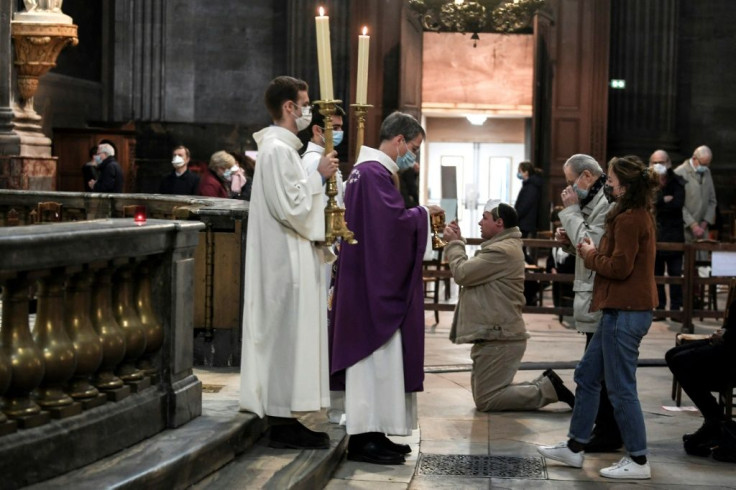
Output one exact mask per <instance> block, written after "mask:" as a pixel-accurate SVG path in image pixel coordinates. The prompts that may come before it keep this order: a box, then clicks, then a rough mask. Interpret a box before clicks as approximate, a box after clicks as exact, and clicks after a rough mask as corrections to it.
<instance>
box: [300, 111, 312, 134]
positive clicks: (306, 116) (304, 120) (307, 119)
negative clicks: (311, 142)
mask: <svg viewBox="0 0 736 490" xmlns="http://www.w3.org/2000/svg"><path fill="white" fill-rule="evenodd" d="M311 122H312V108H311V107H309V106H304V107H302V115H301V116H299V117H297V118H296V130H297V131H303V130H305V129H307V128H308V127H309V123H311Z"/></svg>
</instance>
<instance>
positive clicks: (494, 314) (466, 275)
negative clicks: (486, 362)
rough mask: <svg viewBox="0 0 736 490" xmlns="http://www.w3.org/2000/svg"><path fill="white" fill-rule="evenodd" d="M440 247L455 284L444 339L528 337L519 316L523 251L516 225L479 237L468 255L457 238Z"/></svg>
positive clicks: (465, 340)
mask: <svg viewBox="0 0 736 490" xmlns="http://www.w3.org/2000/svg"><path fill="white" fill-rule="evenodd" d="M444 253H445V258H446V259H447V263H448V264H449V266H450V270H451V271H452V276H453V278H454V279H455V282H456V283H457V284H458V285H459V286H460V296H459V298H458V302H457V307H456V308H455V317H454V318H453V320H452V329H451V330H450V340H452V341H453V342H454V343H456V344H464V343H472V342H476V341H479V340H523V339H526V338H528V337H529V336H528V335H527V333H526V327H525V326H524V319H523V318H522V316H521V309H522V307H523V306H524V251H523V250H522V241H521V231H519V228H518V227H513V228H509V229H508V230H504V231H502V232H501V233H499V234H498V235H496V236H494V237H493V238H491V239H490V240H488V241H486V242H484V243H483V244H482V245H481V248H480V250H478V251H477V252H476V254H475V257H473V258H471V259H469V258H468V256H467V255H466V254H465V243H463V242H462V241H460V240H455V241H452V242H450V243H448V244H447V246H446V247H445V252H444Z"/></svg>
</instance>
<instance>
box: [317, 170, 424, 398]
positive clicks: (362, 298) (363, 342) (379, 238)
mask: <svg viewBox="0 0 736 490" xmlns="http://www.w3.org/2000/svg"><path fill="white" fill-rule="evenodd" d="M345 221H346V222H347V225H348V228H350V230H352V231H353V232H354V233H355V238H356V239H357V240H358V243H357V244H356V245H348V244H346V243H343V244H342V245H341V247H340V255H339V258H338V262H337V275H336V278H335V290H334V296H333V303H332V304H333V308H332V310H331V311H330V321H329V335H330V337H329V339H330V346H329V350H330V388H331V389H332V390H344V389H345V370H346V369H347V368H348V367H350V366H352V365H354V364H355V363H357V362H358V361H360V360H361V359H364V358H366V357H368V356H369V355H370V354H372V353H373V352H374V351H376V350H377V349H378V348H379V347H381V346H382V345H383V344H385V343H386V342H388V340H389V339H390V338H391V336H392V335H393V334H394V332H396V330H397V329H401V342H402V351H403V358H404V387H405V390H406V392H407V393H408V392H414V391H422V390H423V383H424V294H423V289H422V257H423V256H424V250H425V247H426V245H427V226H428V223H427V211H426V210H425V208H423V207H416V208H412V209H405V208H404V200H403V199H402V197H401V193H400V192H399V191H398V189H396V187H394V183H393V181H392V179H391V174H390V172H389V170H388V169H386V168H385V167H384V166H383V165H381V163H379V162H377V161H365V162H362V163H360V164H359V165H357V166H356V167H355V168H354V169H353V171H352V173H351V174H350V177H349V178H348V180H347V182H346V184H345Z"/></svg>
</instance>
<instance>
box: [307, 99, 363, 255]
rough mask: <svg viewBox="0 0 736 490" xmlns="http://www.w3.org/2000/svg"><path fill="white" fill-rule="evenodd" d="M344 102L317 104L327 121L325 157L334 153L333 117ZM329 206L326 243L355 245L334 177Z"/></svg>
mask: <svg viewBox="0 0 736 490" xmlns="http://www.w3.org/2000/svg"><path fill="white" fill-rule="evenodd" d="M340 102H342V101H341V100H318V101H316V102H315V104H317V105H319V112H320V114H322V115H323V116H324V119H325V131H324V135H325V155H327V154H328V153H330V152H332V150H334V148H335V146H334V144H333V139H332V116H334V115H335V112H336V110H337V108H336V106H337V104H339V103H340ZM325 194H327V205H326V206H325V243H328V244H332V243H335V242H336V241H337V239H338V238H342V239H343V241H345V242H347V243H349V244H350V245H354V244H356V243H358V242H357V240H355V235H354V234H353V232H352V231H350V230H349V229H348V226H347V223H346V222H345V210H344V209H343V208H341V207H340V206H338V205H337V201H336V200H335V196H337V180H336V178H335V176H334V175H333V176H332V177H330V178H329V179H328V180H327V190H326V192H325Z"/></svg>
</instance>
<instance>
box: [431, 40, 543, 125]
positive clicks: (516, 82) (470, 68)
mask: <svg viewBox="0 0 736 490" xmlns="http://www.w3.org/2000/svg"><path fill="white" fill-rule="evenodd" d="M532 48H533V37H532V36H531V35H528V34H480V40H479V41H478V45H477V47H475V48H474V47H473V43H472V41H471V40H470V36H469V35H463V34H458V33H433V32H425V33H424V59H423V75H422V76H423V87H422V90H423V92H422V97H423V101H422V108H423V110H424V111H426V110H432V111H435V110H449V109H468V110H486V111H490V112H491V113H498V114H519V115H530V114H531V112H532V110H531V108H532V76H533V49H532Z"/></svg>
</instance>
